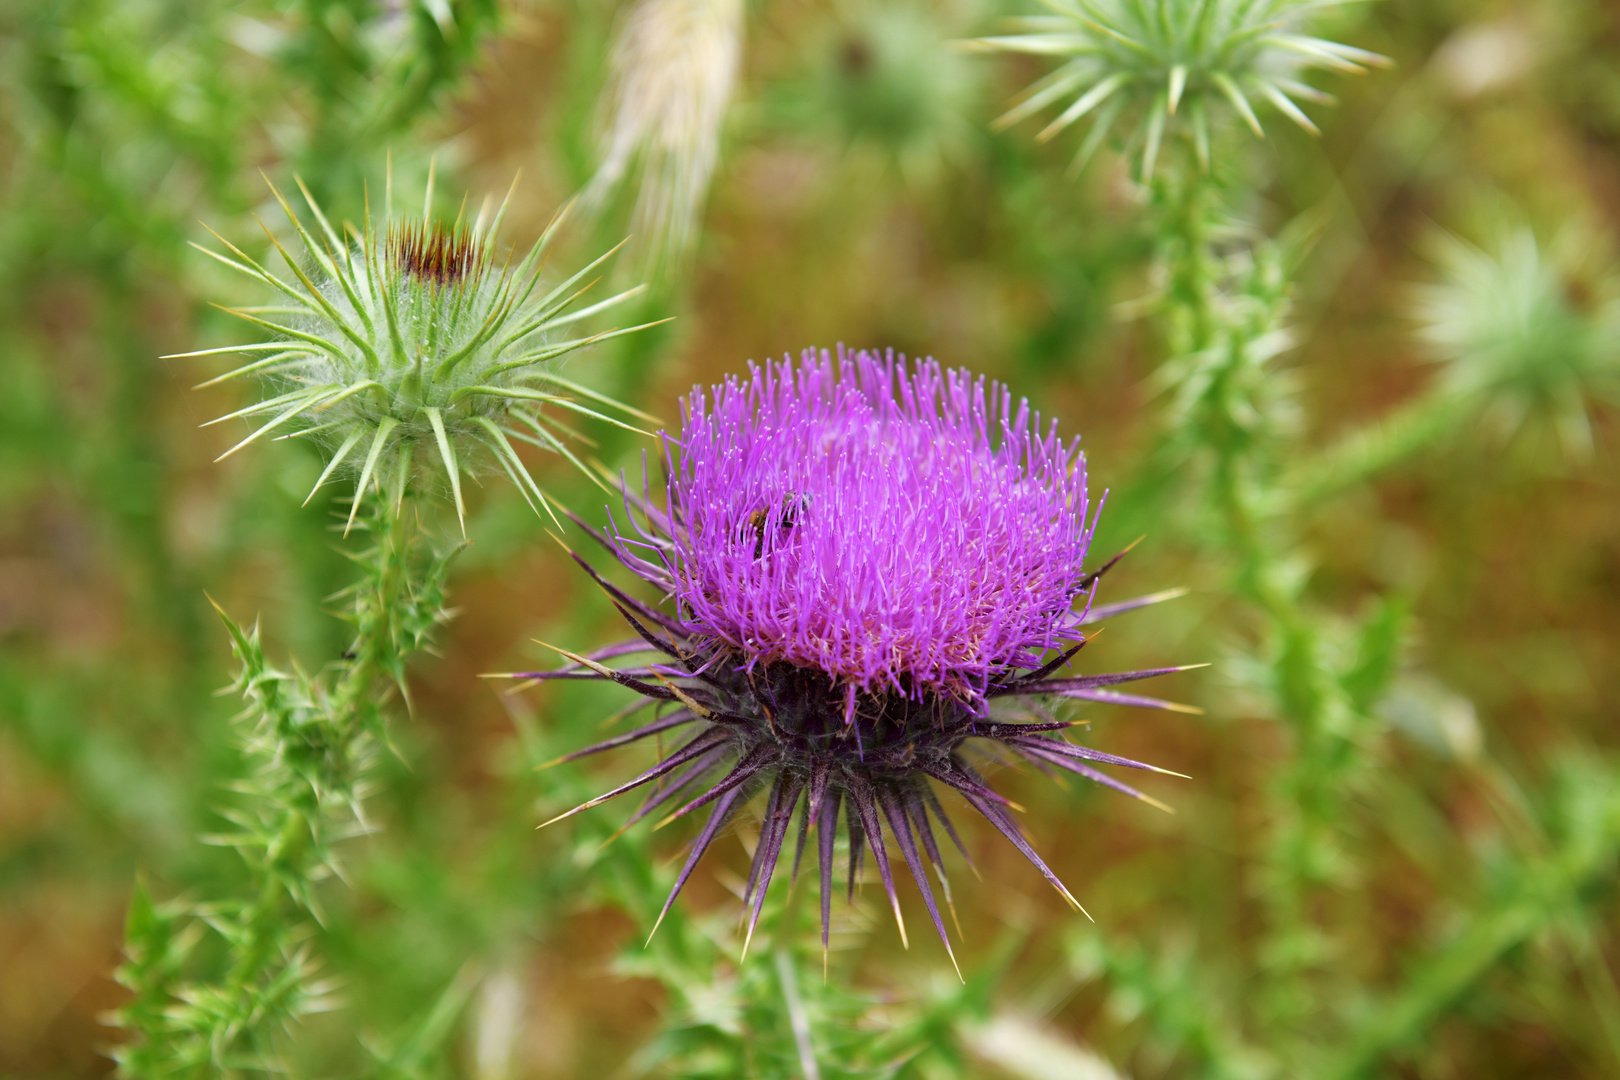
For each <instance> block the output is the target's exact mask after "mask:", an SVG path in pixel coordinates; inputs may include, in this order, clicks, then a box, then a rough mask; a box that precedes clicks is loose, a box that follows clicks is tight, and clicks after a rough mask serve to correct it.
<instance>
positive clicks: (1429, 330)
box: [1414, 226, 1620, 460]
mask: <svg viewBox="0 0 1620 1080" xmlns="http://www.w3.org/2000/svg"><path fill="white" fill-rule="evenodd" d="M1587 241H1588V238H1587V237H1585V236H1583V235H1582V234H1580V233H1579V232H1577V231H1576V230H1574V229H1569V230H1566V231H1565V232H1564V233H1562V234H1561V235H1560V236H1559V237H1558V238H1557V239H1556V240H1555V241H1554V242H1553V243H1552V244H1550V245H1542V244H1539V243H1538V242H1537V241H1536V236H1535V234H1534V233H1533V232H1532V231H1531V230H1530V229H1529V228H1527V227H1522V226H1521V227H1518V228H1508V229H1503V230H1502V234H1501V235H1500V236H1499V237H1498V238H1497V239H1496V240H1495V241H1494V242H1493V243H1492V244H1491V245H1490V247H1489V248H1479V247H1475V246H1474V245H1473V244H1470V243H1468V242H1467V241H1466V240H1463V239H1461V238H1460V237H1457V236H1454V235H1452V234H1449V233H1444V234H1440V235H1438V236H1437V237H1436V238H1435V240H1434V241H1433V244H1432V247H1433V252H1434V257H1435V261H1436V262H1437V263H1438V264H1439V267H1440V270H1441V272H1442V276H1441V279H1440V280H1439V281H1436V282H1435V283H1433V284H1430V285H1426V286H1423V287H1421V288H1420V289H1419V290H1418V292H1417V296H1416V301H1417V302H1416V305H1415V311H1414V314H1415V315H1416V316H1417V318H1418V319H1419V320H1420V322H1421V326H1420V329H1419V335H1420V336H1421V337H1422V338H1423V340H1424V341H1425V342H1426V343H1427V344H1428V346H1429V347H1430V350H1431V352H1432V354H1433V356H1434V358H1435V359H1436V360H1437V361H1439V362H1440V363H1442V364H1443V365H1444V369H1443V373H1442V374H1441V376H1440V379H1441V382H1440V385H1441V387H1442V388H1443V390H1444V391H1445V392H1447V393H1448V394H1451V395H1453V396H1454V397H1456V398H1457V399H1459V400H1475V401H1477V402H1478V403H1479V404H1480V405H1481V406H1483V409H1484V419H1485V426H1486V428H1487V429H1489V430H1491V431H1493V432H1494V433H1495V434H1496V435H1497V436H1499V437H1501V438H1503V439H1504V440H1507V439H1511V438H1513V437H1515V436H1517V435H1519V434H1520V433H1521V432H1522V433H1524V434H1526V435H1528V436H1531V437H1532V438H1534V439H1544V438H1546V437H1548V436H1550V438H1551V441H1553V442H1555V443H1557V445H1558V447H1559V449H1560V450H1561V451H1562V452H1563V454H1564V456H1565V457H1567V458H1571V459H1576V460H1582V459H1585V458H1587V457H1589V456H1590V455H1591V453H1592V450H1593V438H1592V423H1591V418H1590V416H1589V415H1588V411H1587V410H1588V402H1590V401H1594V400H1606V401H1610V402H1614V401H1620V346H1617V345H1616V341H1617V340H1620V277H1617V276H1616V274H1615V273H1614V271H1613V269H1612V267H1610V266H1608V265H1606V264H1605V263H1604V261H1603V260H1602V259H1601V258H1598V257H1594V256H1597V255H1598V254H1599V253H1598V252H1595V251H1594V250H1593V245H1591V244H1590V243H1589V242H1587Z"/></svg>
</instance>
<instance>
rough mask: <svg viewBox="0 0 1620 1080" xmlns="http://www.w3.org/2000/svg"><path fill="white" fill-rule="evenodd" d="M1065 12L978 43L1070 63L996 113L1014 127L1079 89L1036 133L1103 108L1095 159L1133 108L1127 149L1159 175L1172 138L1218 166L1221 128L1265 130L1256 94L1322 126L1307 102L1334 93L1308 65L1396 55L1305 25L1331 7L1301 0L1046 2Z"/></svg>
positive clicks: (1354, 66)
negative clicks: (1305, 76)
mask: <svg viewBox="0 0 1620 1080" xmlns="http://www.w3.org/2000/svg"><path fill="white" fill-rule="evenodd" d="M1044 2H1045V3H1046V5H1047V6H1048V7H1050V8H1051V9H1052V10H1053V11H1055V12H1056V13H1057V14H1055V15H1043V16H1031V17H1028V18H1022V19H1019V20H1017V21H1016V26H1017V28H1018V29H1020V30H1023V31H1025V33H1021V34H1013V35H1009V36H1004V37H989V38H983V39H980V40H978V41H975V42H973V43H972V45H973V46H974V47H976V48H980V49H984V50H987V51H999V52H1018V53H1031V54H1034V55H1037V56H1055V57H1060V58H1063V59H1064V63H1063V66H1062V67H1060V68H1058V69H1057V70H1056V71H1054V72H1052V73H1051V74H1050V75H1047V76H1046V77H1045V78H1043V79H1041V80H1039V81H1038V82H1036V83H1035V84H1034V85H1032V86H1030V87H1029V89H1028V90H1026V91H1025V92H1024V95H1023V100H1022V101H1020V102H1019V103H1018V104H1017V105H1015V106H1014V107H1013V108H1012V109H1011V110H1009V111H1008V112H1007V113H1006V114H1005V115H1004V116H1002V117H1001V119H1000V120H998V121H997V122H996V126H997V127H1010V126H1011V125H1013V124H1016V123H1018V122H1019V121H1020V120H1023V119H1025V118H1027V117H1030V116H1033V115H1035V114H1036V113H1037V112H1040V111H1041V110H1042V109H1044V108H1046V107H1047V106H1048V105H1052V104H1054V103H1056V102H1059V101H1063V100H1065V99H1068V98H1070V97H1073V99H1074V100H1073V101H1072V102H1071V103H1070V104H1069V105H1068V106H1067V107H1066V108H1065V109H1064V110H1063V112H1062V113H1060V114H1059V115H1058V117H1057V118H1056V119H1055V120H1053V121H1052V122H1051V123H1050V124H1048V125H1047V126H1046V127H1045V129H1043V130H1042V131H1041V133H1040V134H1039V135H1038V136H1036V137H1037V139H1039V140H1040V141H1042V142H1045V141H1046V140H1048V139H1050V138H1052V137H1054V136H1055V135H1057V134H1058V133H1060V132H1062V131H1063V130H1064V129H1065V128H1067V127H1069V125H1071V124H1073V123H1074V122H1075V121H1077V120H1079V119H1081V118H1082V117H1084V116H1086V115H1088V114H1092V113H1095V116H1096V118H1095V120H1094V121H1093V123H1092V129H1091V132H1090V133H1089V134H1088V135H1087V136H1086V139H1085V141H1084V142H1083V143H1082V144H1081V146H1080V150H1079V153H1077V154H1076V155H1075V159H1074V170H1075V171H1078V170H1079V169H1080V168H1082V167H1084V165H1085V163H1086V162H1087V161H1089V160H1090V158H1091V155H1092V154H1094V153H1095V152H1096V150H1097V148H1098V146H1100V145H1101V143H1102V141H1103V140H1104V139H1105V138H1107V137H1108V133H1109V132H1110V131H1111V130H1113V128H1114V126H1115V125H1116V123H1118V121H1119V120H1120V119H1121V118H1122V117H1123V118H1125V119H1126V122H1127V123H1128V124H1130V125H1132V127H1131V133H1130V136H1129V138H1128V139H1127V141H1126V153H1134V152H1135V150H1136V149H1138V148H1140V150H1141V154H1142V156H1141V173H1142V176H1143V178H1144V179H1151V178H1152V176H1153V168H1154V165H1155V163H1156V162H1157V161H1158V157H1159V151H1160V149H1161V147H1162V146H1164V145H1165V139H1166V138H1167V137H1174V136H1176V135H1182V136H1184V137H1185V138H1187V139H1189V140H1190V141H1191V143H1192V148H1193V151H1194V153H1195V154H1196V155H1197V158H1198V164H1199V167H1200V168H1201V169H1204V170H1208V168H1209V155H1210V141H1211V136H1212V134H1213V133H1214V131H1216V130H1217V128H1216V125H1217V124H1219V123H1221V122H1222V121H1224V120H1230V119H1231V118H1232V117H1234V116H1235V117H1238V118H1240V119H1242V121H1243V122H1244V123H1245V124H1246V125H1247V126H1248V127H1249V129H1250V130H1251V131H1253V132H1254V134H1255V135H1257V136H1261V137H1264V132H1263V130H1262V129H1261V126H1260V120H1259V118H1258V117H1257V116H1256V115H1255V111H1254V103H1255V101H1260V102H1263V103H1265V104H1269V105H1270V106H1272V107H1274V108H1275V109H1276V110H1277V111H1278V112H1280V113H1282V114H1283V115H1284V116H1286V117H1288V118H1289V119H1290V120H1292V121H1293V122H1294V123H1296V124H1298V125H1299V126H1300V127H1302V128H1304V129H1305V130H1306V131H1309V132H1311V133H1313V134H1314V133H1315V132H1316V125H1315V124H1313V123H1312V122H1311V119H1310V117H1308V116H1306V115H1305V113H1304V111H1303V110H1301V109H1300V107H1299V105H1298V102H1299V101H1313V102H1319V103H1324V104H1325V103H1330V102H1332V100H1333V98H1332V97H1331V96H1330V95H1328V94H1325V93H1323V92H1322V91H1320V90H1318V89H1316V88H1315V87H1312V86H1309V85H1307V84H1305V83H1304V82H1302V81H1301V80H1300V75H1301V73H1302V72H1303V71H1304V70H1305V69H1307V68H1331V69H1334V70H1337V71H1345V72H1359V71H1363V70H1365V66H1366V65H1370V64H1385V63H1387V62H1388V61H1387V60H1386V59H1385V58H1384V57H1382V56H1379V55H1377V54H1376V53H1370V52H1367V51H1366V50H1365V49H1357V48H1353V47H1351V46H1349V45H1340V44H1338V43H1337V42H1333V41H1327V40H1324V39H1322V38H1319V37H1312V36H1310V35H1307V34H1305V33H1302V32H1301V29H1302V25H1303V24H1304V23H1305V22H1306V21H1307V19H1308V18H1309V17H1310V16H1311V15H1312V14H1313V13H1314V12H1315V11H1316V10H1317V8H1318V7H1319V6H1320V5H1317V4H1312V3H1304V2H1301V0H1157V2H1156V3H1148V2H1146V0H1044Z"/></svg>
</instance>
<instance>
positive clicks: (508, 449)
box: [180, 181, 641, 524]
mask: <svg viewBox="0 0 1620 1080" xmlns="http://www.w3.org/2000/svg"><path fill="white" fill-rule="evenodd" d="M299 186H300V188H301V189H302V188H303V185H302V183H300V185H299ZM272 190H274V189H272ZM276 197H277V199H278V200H279V201H280V202H281V206H282V209H283V210H284V211H285V212H286V215H287V220H288V221H289V222H290V223H291V226H292V229H293V231H294V232H296V233H297V235H298V237H299V239H300V241H301V242H302V244H303V248H304V258H303V259H302V260H300V259H297V258H295V257H294V256H293V255H292V254H291V253H289V252H288V251H287V250H286V249H285V248H283V247H282V245H281V244H280V242H279V241H277V240H276V239H275V237H274V236H273V235H272V236H271V242H272V243H273V244H274V245H275V247H276V250H277V252H278V253H279V255H280V257H281V259H282V261H283V262H284V263H285V266H286V270H287V272H288V273H290V275H291V277H290V279H289V278H287V277H284V276H282V275H281V274H278V273H276V272H274V271H272V270H271V269H269V268H267V267H266V266H264V265H262V264H260V263H259V262H257V261H255V260H254V259H253V258H252V257H251V256H249V255H247V254H246V253H245V252H243V251H242V250H240V249H239V248H237V247H235V246H234V245H232V244H230V243H228V242H226V241H224V240H221V243H223V244H224V246H225V248H226V249H227V251H228V252H229V254H221V253H219V252H215V251H209V250H208V249H206V248H202V249H200V250H202V251H204V252H205V253H206V254H208V255H210V256H212V257H213V258H215V259H218V260H219V261H220V262H222V263H224V264H225V265H227V266H229V267H231V268H233V269H235V270H238V271H241V272H242V273H244V274H246V275H248V276H249V277H251V278H253V279H254V280H256V281H258V282H259V283H260V284H261V285H264V286H267V287H268V288H269V289H272V290H274V291H275V292H276V293H278V294H279V296H280V298H281V300H282V301H283V302H282V303H281V304H280V305H277V306H274V307H260V308H242V309H238V310H235V311H233V314H236V315H238V316H240V317H241V318H243V319H244V320H246V321H247V322H249V323H252V324H253V325H255V326H257V327H259V328H260V329H261V330H263V331H265V333H266V340H262V341H258V342H254V343H252V344H245V345H235V346H229V347H227V348H222V349H209V350H204V351H203V352H202V353H184V354H180V355H185V356H198V355H210V354H220V353H231V352H240V353H248V354H251V355H253V356H254V357H255V359H253V360H252V362H250V363H248V364H245V365H243V366H242V367H239V368H237V369H235V370H234V371H231V372H228V373H226V374H224V375H221V376H219V377H218V378H215V379H211V380H209V383H205V384H204V385H210V384H212V383H217V382H222V381H225V380H227V379H232V378H237V377H240V376H244V375H257V376H260V377H262V378H263V379H264V380H266V382H267V383H268V384H269V385H270V386H271V387H272V388H273V389H274V390H275V391H277V392H274V393H271V394H270V395H269V396H267V397H266V398H265V399H264V400H261V401H258V402H255V403H254V404H252V405H249V406H247V407H246V408H243V409H239V410H237V411H236V412H233V413H230V414H229V415H227V416H222V417H220V418H219V419H218V420H215V421H211V423H219V422H220V421H223V420H229V419H234V418H237V417H248V418H255V420H256V421H257V420H258V419H263V422H262V423H259V424H258V425H257V426H256V427H255V428H254V430H253V432H252V433H251V434H249V435H248V436H247V437H246V438H244V439H243V440H242V441H241V442H239V443H237V444H236V445H235V446H233V447H231V449H230V450H227V451H226V452H225V454H224V455H221V456H222V457H225V456H229V455H230V454H233V453H235V452H236V451H238V450H240V449H242V448H243V447H245V446H247V445H249V444H250V443H253V442H255V441H257V440H258V439H260V438H262V437H264V436H265V435H269V434H271V433H272V432H277V431H285V430H287V429H291V433H292V434H297V435H310V436H313V437H315V438H318V439H320V440H321V441H322V442H324V443H325V444H326V445H328V446H330V447H331V455H330V457H329V458H328V460H327V464H326V468H325V469H324V470H323V471H322V473H321V476H320V479H319V480H318V481H316V484H315V490H319V488H320V487H321V485H322V484H324V483H325V482H326V481H327V479H328V478H329V477H331V476H332V475H333V474H334V472H336V470H338V469H339V468H341V467H351V468H358V470H359V481H358V484H357V486H356V493H355V498H354V501H353V508H352V509H351V512H350V518H349V520H350V523H351V524H352V523H353V521H354V513H355V511H358V509H359V506H360V502H361V500H362V499H363V498H364V497H365V495H366V494H367V492H368V490H369V489H370V488H371V487H372V485H373V484H376V485H377V486H380V487H382V488H384V489H385V490H387V489H391V488H394V487H396V486H397V485H399V484H402V483H404V482H405V481H406V480H407V479H409V478H410V477H411V476H412V475H413V474H414V473H416V472H417V471H418V470H419V469H438V470H442V472H443V474H444V475H445V477H446V478H447V479H448V481H449V486H450V489H451V492H452V494H453V496H454V499H455V504H456V511H457V514H458V515H463V516H464V510H463V504H462V498H461V473H462V472H463V471H464V470H465V469H467V468H469V467H470V466H471V464H472V463H471V461H470V460H469V459H470V458H471V457H472V455H474V454H480V453H485V452H487V453H488V454H489V455H490V457H491V458H492V459H493V460H494V462H495V463H496V464H498V465H499V466H500V467H501V468H502V469H503V470H504V471H505V472H507V473H508V474H509V475H510V476H511V478H512V480H513V482H514V483H516V484H517V486H518V489H519V490H520V491H521V492H522V493H523V496H524V498H525V499H527V500H528V501H529V502H530V504H531V505H535V504H536V502H537V501H538V502H539V503H541V504H544V502H545V496H544V494H543V493H542V492H541V491H540V489H539V487H538V486H537V485H536V484H535V482H534V480H533V478H532V477H530V475H529V473H528V471H527V469H526V468H525V467H524V465H523V463H522V462H521V461H520V460H519V458H518V456H517V454H516V452H515V450H514V448H513V445H512V444H513V442H514V441H521V442H528V443H532V444H534V445H536V446H540V447H542V448H544V449H547V450H551V451H554V452H557V453H561V454H563V455H565V456H567V457H569V458H570V459H571V460H575V461H576V463H577V459H576V458H574V455H573V453H572V452H571V451H570V450H569V449H568V447H567V446H566V445H565V444H564V443H563V441H562V435H563V434H564V433H565V431H566V429H564V428H561V427H560V426H559V425H558V423H557V421H556V419H555V416H554V412H553V411H554V410H560V411H564V412H572V413H580V414H584V415H587V416H592V417H597V418H599V419H604V420H607V421H608V422H610V423H614V424H620V426H628V425H623V424H622V423H621V422H620V421H618V420H615V419H613V418H611V417H608V416H604V415H603V414H601V413H600V412H598V411H597V410H596V409H595V408H593V407H592V406H591V405H587V404H584V403H583V401H590V402H592V404H596V405H607V406H609V407H611V408H615V409H619V410H625V409H626V408H627V407H626V406H623V405H620V404H619V403H617V402H614V401H612V400H610V399H607V398H604V397H602V396H600V395H598V394H596V393H594V392H593V391H590V390H588V389H586V388H584V387H582V386H579V385H577V384H575V383H573V382H571V381H569V380H567V379H565V378H563V377H562V376H560V375H559V374H557V372H556V371H555V370H553V366H552V362H553V361H556V360H558V359H559V358H561V357H562V356H564V355H566V354H567V353H570V352H572V351H574V350H575V349H578V348H580V347H582V346H584V345H588V344H591V343H592V342H596V341H601V340H603V339H604V338H609V337H614V336H617V335H619V334H625V333H630V332H632V331H634V330H638V329H641V327H629V328H625V329H620V330H612V331H607V332H604V333H598V334H594V335H577V334H574V335H570V334H569V333H568V330H569V329H570V328H572V326H573V324H575V323H577V322H578V321H579V320H581V319H583V318H587V317H589V316H591V315H594V314H596V313H598V312H601V311H603V310H606V309H608V308H611V307H612V306H614V305H615V304H617V303H619V302H620V301H622V300H624V299H625V298H626V297H628V296H630V295H631V294H632V293H634V292H635V291H636V290H634V289H632V290H628V291H626V292H622V293H619V294H618V295H617V296H612V297H608V298H607V299H605V300H603V301H601V302H599V303H596V304H593V305H590V306H587V307H577V306H575V305H576V304H577V302H578V301H579V299H580V297H581V296H582V294H583V293H584V292H585V291H586V289H588V288H589V287H590V283H589V282H587V283H586V284H585V285H584V286H583V287H582V286H581V282H582V281H584V280H585V279H586V278H587V276H588V275H589V274H590V273H591V271H592V270H594V269H595V268H596V267H597V266H598V265H599V264H600V263H601V262H602V261H603V260H604V259H606V258H607V257H608V256H607V255H604V256H602V257H601V258H599V259H597V260H596V261H595V262H592V263H591V264H590V265H589V266H587V267H585V268H584V269H583V270H581V271H579V272H578V273H576V274H575V275H573V276H572V277H570V278H568V279H567V280H565V281H563V282H561V283H560V284H557V285H556V286H554V287H552V288H550V289H543V288H542V287H541V283H540V260H541V257H542V255H543V254H544V252H545V251H546V249H547V246H548V244H549V242H550V241H551V239H552V237H553V236H554V234H555V231H556V228H557V224H558V223H557V222H553V224H552V226H551V228H550V229H548V230H547V231H546V233H545V235H544V236H542V237H541V238H540V240H539V241H538V242H537V243H536V244H535V245H534V246H533V247H532V248H531V249H530V250H529V252H528V254H527V255H525V256H524V257H523V258H522V259H521V260H520V261H519V262H518V263H517V264H516V265H515V266H514V265H512V263H511V262H510V260H508V259H505V258H504V256H502V255H500V254H499V248H498V247H497V246H496V235H497V231H498V229H499V227H500V224H501V219H502V218H503V217H504V214H505V209H506V208H505V204H503V205H502V207H501V209H500V211H499V212H497V213H496V214H494V216H493V217H490V216H489V215H488V213H487V211H488V209H489V207H488V205H487V204H486V206H485V212H484V213H481V214H479V216H478V218H477V219H476V220H474V221H472V222H468V221H466V220H465V219H463V218H457V219H456V220H455V221H454V222H452V223H449V224H446V223H445V222H442V221H439V220H436V219H435V218H434V217H433V216H432V213H431V206H432V184H431V181H430V183H429V187H428V193H427V199H426V202H425V208H424V210H423V213H422V216H421V217H420V218H416V217H414V216H412V217H404V216H400V217H396V216H395V215H394V214H393V213H392V208H391V206H390V208H389V212H387V213H386V214H385V216H384V220H382V221H373V220H372V219H371V217H370V213H369V211H368V213H367V217H366V220H365V222H364V224H363V226H361V227H358V228H357V227H355V226H353V225H348V224H345V227H344V232H342V233H340V232H339V231H338V230H337V229H335V228H334V227H333V226H332V224H331V222H330V221H328V219H327V218H326V215H325V214H324V213H322V211H321V209H320V207H319V206H318V205H317V204H316V202H315V200H314V199H313V198H311V197H310V195H309V192H308V190H307V189H304V197H305V199H306V201H307V203H308V206H309V210H310V212H311V214H312V215H313V217H314V219H315V222H316V225H317V228H318V230H319V232H318V235H315V234H312V233H311V232H310V231H309V230H308V229H307V228H306V227H305V225H304V223H303V222H302V221H301V220H300V218H299V216H298V215H297V214H296V213H295V212H294V210H293V208H292V206H291V205H290V204H289V203H288V202H287V200H286V199H284V198H282V197H281V193H280V192H276ZM389 202H390V203H391V202H392V199H391V198H390V200H389ZM559 220H560V219H559ZM266 232H267V233H268V232H269V230H268V229H267V230H266ZM608 254H609V255H611V254H612V253H611V252H609V253H608ZM582 399H583V401H582ZM314 493H315V492H314V491H313V490H312V491H311V492H310V495H311V497H313V496H314Z"/></svg>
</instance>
